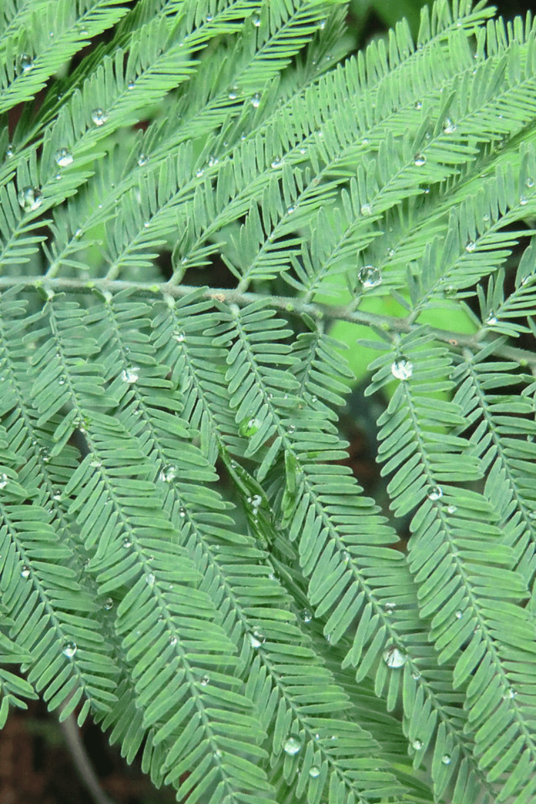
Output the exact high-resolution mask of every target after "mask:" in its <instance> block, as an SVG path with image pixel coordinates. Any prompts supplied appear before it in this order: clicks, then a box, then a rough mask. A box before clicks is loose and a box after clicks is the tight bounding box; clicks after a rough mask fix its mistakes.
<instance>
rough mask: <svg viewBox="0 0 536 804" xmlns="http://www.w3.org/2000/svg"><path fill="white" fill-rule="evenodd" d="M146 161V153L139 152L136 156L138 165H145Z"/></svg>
mask: <svg viewBox="0 0 536 804" xmlns="http://www.w3.org/2000/svg"><path fill="white" fill-rule="evenodd" d="M147 162H148V157H147V155H146V154H140V155H139V156H138V165H139V166H140V167H143V166H144V165H146V164H147Z"/></svg>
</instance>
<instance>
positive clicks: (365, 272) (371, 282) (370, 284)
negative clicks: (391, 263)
mask: <svg viewBox="0 0 536 804" xmlns="http://www.w3.org/2000/svg"><path fill="white" fill-rule="evenodd" d="M357 276H358V279H359V281H360V282H361V284H362V285H363V287H364V288H365V289H366V290H368V289H369V288H377V287H378V285H381V283H382V272H381V271H380V269H379V268H375V267H374V266H373V265H364V266H363V268H361V270H360V271H359V273H358V275H357Z"/></svg>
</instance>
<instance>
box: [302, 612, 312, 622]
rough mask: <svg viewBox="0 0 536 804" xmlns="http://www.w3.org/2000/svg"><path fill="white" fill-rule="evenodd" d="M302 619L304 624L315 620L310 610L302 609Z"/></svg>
mask: <svg viewBox="0 0 536 804" xmlns="http://www.w3.org/2000/svg"><path fill="white" fill-rule="evenodd" d="M301 618H302V620H303V622H304V623H310V622H311V620H312V619H313V614H312V612H311V610H310V609H302V611H301Z"/></svg>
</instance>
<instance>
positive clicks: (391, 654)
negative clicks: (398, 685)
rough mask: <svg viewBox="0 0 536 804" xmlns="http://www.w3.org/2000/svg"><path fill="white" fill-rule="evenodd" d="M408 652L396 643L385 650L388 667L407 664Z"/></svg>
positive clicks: (384, 656) (384, 659)
mask: <svg viewBox="0 0 536 804" xmlns="http://www.w3.org/2000/svg"><path fill="white" fill-rule="evenodd" d="M406 658H407V657H406V654H405V653H402V651H401V650H399V649H398V648H397V647H395V646H394V645H393V646H391V647H390V648H387V650H384V652H383V661H384V662H385V664H386V665H387V667H393V668H398V667H403V666H404V665H405V664H406Z"/></svg>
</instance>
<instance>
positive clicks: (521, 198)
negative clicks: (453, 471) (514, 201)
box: [519, 195, 529, 207]
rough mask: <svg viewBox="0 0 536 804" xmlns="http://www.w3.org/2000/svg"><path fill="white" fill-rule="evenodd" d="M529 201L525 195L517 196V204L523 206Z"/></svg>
mask: <svg viewBox="0 0 536 804" xmlns="http://www.w3.org/2000/svg"><path fill="white" fill-rule="evenodd" d="M528 203H529V199H528V198H527V196H526V195H520V196H519V206H521V207H525V206H526V205H527V204H528Z"/></svg>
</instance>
